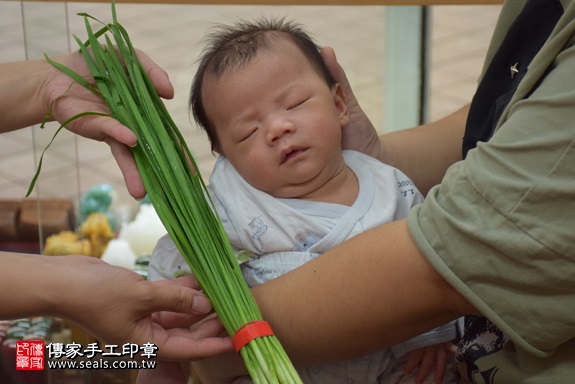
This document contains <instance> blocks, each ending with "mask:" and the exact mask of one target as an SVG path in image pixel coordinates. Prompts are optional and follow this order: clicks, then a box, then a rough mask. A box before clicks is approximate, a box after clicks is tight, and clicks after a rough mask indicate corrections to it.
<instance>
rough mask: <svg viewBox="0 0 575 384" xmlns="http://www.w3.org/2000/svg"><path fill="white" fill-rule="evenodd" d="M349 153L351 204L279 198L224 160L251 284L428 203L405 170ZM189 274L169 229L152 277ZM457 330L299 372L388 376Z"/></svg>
mask: <svg viewBox="0 0 575 384" xmlns="http://www.w3.org/2000/svg"><path fill="white" fill-rule="evenodd" d="M344 159H345V162H346V164H347V166H348V167H349V168H350V169H351V170H352V171H353V173H354V174H355V176H356V177H357V180H358V183H359V194H358V197H357V199H356V201H355V202H354V203H353V205H352V206H350V207H349V206H345V205H339V204H332V203H324V202H316V201H309V200H301V199H285V198H276V197H273V196H271V195H269V194H267V193H265V192H262V191H260V190H258V189H256V188H254V187H252V186H251V185H250V184H248V183H247V182H246V181H245V180H244V179H243V178H242V177H241V176H240V175H239V174H238V172H237V171H236V170H235V168H234V167H233V166H232V165H231V163H230V162H229V161H228V160H227V159H225V158H224V157H220V158H219V159H218V160H217V162H216V165H215V166H214V171H213V173H212V176H211V178H210V183H209V192H210V195H211V198H212V200H213V202H214V205H215V208H216V211H217V213H218V214H219V216H220V218H221V220H222V224H223V226H224V229H225V231H226V233H227V235H228V237H229V239H230V242H231V244H232V246H233V248H234V251H235V252H236V254H238V261H239V262H240V263H241V268H242V271H243V274H244V277H245V278H246V281H247V283H248V285H249V286H250V287H254V286H256V285H259V284H262V283H264V282H266V281H269V280H271V279H274V278H276V277H278V276H281V275H283V274H285V273H287V272H289V271H291V270H293V269H295V268H297V267H299V266H301V265H303V264H305V263H306V262H308V261H310V260H312V259H313V258H315V257H317V256H318V255H320V254H322V253H324V252H326V251H328V250H329V249H331V248H333V247H335V246H337V245H338V244H340V243H342V242H343V241H345V240H347V239H349V238H351V237H353V236H355V235H357V234H359V233H361V232H364V231H366V230H368V229H370V228H373V227H375V226H377V225H380V224H383V223H387V222H391V221H394V220H397V219H400V218H404V217H406V216H407V213H408V211H409V210H410V209H411V208H412V207H413V206H414V205H416V204H419V203H421V202H423V197H422V196H421V194H420V193H419V191H418V190H417V188H416V187H415V186H414V184H413V183H412V181H411V180H410V179H409V178H408V177H407V176H406V175H404V174H403V173H402V172H400V171H399V170H397V169H395V168H393V167H390V166H388V165H386V164H383V163H381V162H380V161H378V160H376V159H373V158H371V157H369V156H366V155H364V154H361V153H359V152H355V151H344ZM382 246H385V245H384V244H382ZM349 257H353V255H350V256H349ZM185 273H189V267H188V265H187V263H186V262H185V260H184V259H183V258H182V256H181V255H180V253H179V251H178V249H177V248H176V246H175V244H174V243H173V242H172V240H171V239H170V238H169V236H164V237H163V238H162V239H160V241H159V242H158V244H157V245H156V248H155V249H154V252H153V253H152V260H151V263H150V266H149V271H148V278H149V279H150V280H161V279H173V278H175V277H177V276H179V275H181V274H185ZM342 284H345V282H342ZM397 289H401V287H397ZM374 305H377V303H374ZM390 310H393V309H392V308H390ZM456 335H457V333H456V328H455V322H451V323H448V324H445V325H443V326H441V327H438V328H436V329H434V330H432V331H430V332H427V333H424V334H422V335H420V336H417V337H415V338H413V339H411V340H408V341H406V342H404V343H401V344H399V345H396V346H394V347H392V348H390V349H386V350H381V351H378V352H376V353H373V354H371V355H369V356H364V357H362V358H358V359H355V360H350V361H345V362H342V363H338V364H326V365H321V366H318V367H314V368H308V369H303V370H300V374H301V376H302V379H303V380H304V382H305V383H340V382H341V383H346V384H347V383H352V382H353V383H383V382H385V383H388V382H389V381H385V380H386V375H388V376H389V374H390V373H391V372H397V371H398V366H397V365H396V364H394V363H395V362H398V361H402V360H404V357H405V355H406V354H407V352H409V351H411V350H414V349H417V348H421V347H424V346H429V345H434V344H439V343H443V342H448V341H451V340H454V339H455V338H456ZM401 380H404V381H397V382H401V383H408V382H410V381H409V380H407V381H405V380H406V378H405V377H402V378H401ZM242 382H243V381H242ZM238 383H239V381H238Z"/></svg>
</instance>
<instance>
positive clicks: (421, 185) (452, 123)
mask: <svg viewBox="0 0 575 384" xmlns="http://www.w3.org/2000/svg"><path fill="white" fill-rule="evenodd" d="M468 112H469V105H466V106H465V107H463V108H461V109H459V110H458V111H456V112H455V113H453V114H451V115H449V116H447V117H445V118H443V119H441V120H438V121H435V122H433V123H430V124H426V125H422V126H419V127H416V128H411V129H406V130H402V131H397V132H392V133H388V134H384V135H382V136H380V141H381V145H382V151H381V155H382V156H381V157H383V158H382V159H381V160H382V161H383V162H385V163H387V164H389V165H391V166H394V167H396V168H398V169H400V170H401V171H402V172H404V173H405V174H406V175H407V176H409V177H410V178H411V179H412V180H413V182H414V183H415V185H416V186H417V187H418V189H419V190H420V191H421V193H423V194H424V195H426V194H427V192H428V191H429V189H430V188H431V187H433V186H434V185H437V184H439V183H440V182H441V179H442V178H443V175H445V171H446V170H447V168H449V166H451V165H452V164H454V163H455V162H457V161H459V160H461V144H462V139H463V134H464V132H465V122H466V120H467V113H468Z"/></svg>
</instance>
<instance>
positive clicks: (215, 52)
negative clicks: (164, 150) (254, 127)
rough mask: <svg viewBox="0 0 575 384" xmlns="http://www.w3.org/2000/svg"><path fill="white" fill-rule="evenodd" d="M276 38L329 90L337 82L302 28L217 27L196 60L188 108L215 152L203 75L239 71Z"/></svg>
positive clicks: (276, 24)
mask: <svg viewBox="0 0 575 384" xmlns="http://www.w3.org/2000/svg"><path fill="white" fill-rule="evenodd" d="M278 39H288V40H289V41H291V42H292V43H294V44H295V45H296V46H297V48H298V49H299V50H300V52H301V53H303V54H304V55H305V57H306V59H307V60H308V61H309V63H310V64H311V65H312V67H313V68H314V69H315V70H316V71H317V74H318V75H319V76H320V77H321V78H322V79H323V80H325V83H326V84H327V86H328V87H330V88H332V87H333V86H335V84H336V82H335V80H334V78H333V76H332V75H331V73H330V72H329V70H328V69H327V67H326V65H325V63H324V61H323V59H322V57H321V55H320V53H319V52H320V48H319V46H318V45H317V44H316V43H315V42H314V41H313V39H312V38H311V37H310V36H309V34H308V33H307V32H306V31H305V30H304V28H303V27H302V26H301V25H299V24H297V23H294V22H291V21H286V19H285V18H277V19H276V18H274V19H266V18H261V19H259V20H257V21H253V22H248V21H239V22H237V23H236V24H233V25H223V24H222V25H218V26H216V28H214V30H213V31H212V33H210V34H208V35H207V37H206V46H205V48H204V50H203V52H202V54H201V56H200V58H199V60H198V63H199V64H198V70H197V72H196V75H195V77H194V81H193V83H192V88H191V90H190V100H189V101H190V107H191V109H192V112H193V115H194V119H195V120H196V122H197V123H198V125H199V126H200V127H202V128H203V129H204V130H205V131H206V134H207V135H208V138H209V140H210V143H211V146H212V149H214V150H217V148H218V147H219V146H218V137H217V134H216V132H215V129H214V127H213V124H212V123H211V122H210V119H209V117H208V116H207V114H206V110H205V106H204V101H203V100H202V89H203V84H204V80H205V77H206V76H210V77H213V78H215V79H218V78H220V77H221V76H222V75H223V74H224V73H225V72H226V71H233V70H235V69H238V68H241V67H242V66H244V65H246V64H248V63H249V62H250V61H251V60H253V59H254V58H255V57H256V56H257V55H258V54H259V53H261V52H262V51H264V50H268V51H272V52H273V49H275V46H274V43H276V42H277V41H278Z"/></svg>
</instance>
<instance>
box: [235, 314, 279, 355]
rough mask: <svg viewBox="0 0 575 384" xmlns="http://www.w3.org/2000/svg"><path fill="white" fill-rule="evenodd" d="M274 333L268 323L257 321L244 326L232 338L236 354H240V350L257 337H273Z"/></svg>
mask: <svg viewBox="0 0 575 384" xmlns="http://www.w3.org/2000/svg"><path fill="white" fill-rule="evenodd" d="M273 335H274V331H272V327H270V325H269V323H268V322H267V321H263V320H255V321H250V322H247V323H245V324H244V325H242V326H241V327H240V328H239V329H238V330H237V331H236V334H235V335H234V337H232V343H233V344H234V348H235V349H236V352H238V353H239V352H240V349H242V348H243V347H245V346H246V344H247V343H249V342H250V341H252V340H253V339H255V338H256V337H264V336H273Z"/></svg>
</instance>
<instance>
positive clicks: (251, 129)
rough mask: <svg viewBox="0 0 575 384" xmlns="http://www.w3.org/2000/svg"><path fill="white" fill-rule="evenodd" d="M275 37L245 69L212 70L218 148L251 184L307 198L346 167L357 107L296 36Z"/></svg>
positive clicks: (207, 91) (210, 101) (206, 89)
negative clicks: (348, 129) (346, 130)
mask: <svg viewBox="0 0 575 384" xmlns="http://www.w3.org/2000/svg"><path fill="white" fill-rule="evenodd" d="M273 44H274V45H273V47H271V48H269V49H267V48H266V49H263V50H262V51H261V52H260V53H258V55H257V56H256V57H255V58H253V59H252V60H251V61H250V62H249V63H247V64H245V65H243V66H242V67H241V68H239V69H231V70H228V71H227V72H226V73H224V75H223V76H221V77H220V78H218V79H214V78H210V77H209V76H207V77H206V78H205V79H204V84H203V88H202V99H203V102H204V106H205V110H206V113H207V116H208V118H209V120H210V122H211V124H212V125H213V127H214V129H215V131H216V134H217V137H218V141H219V147H218V148H216V150H217V151H218V152H220V153H221V154H222V155H224V156H225V157H226V158H228V160H229V161H230V162H231V163H232V164H233V165H234V167H235V168H236V169H237V170H238V172H239V173H240V174H241V175H242V176H243V177H244V178H245V179H246V180H247V181H248V182H249V183H250V184H252V185H253V186H254V187H256V188H258V189H260V190H262V191H264V192H267V193H269V194H271V195H273V196H276V197H300V198H305V197H306V195H309V194H312V193H313V192H314V191H315V190H316V189H317V188H319V187H321V186H322V185H324V184H325V183H326V182H327V181H329V180H330V179H331V178H332V177H333V176H334V175H335V174H337V173H338V172H339V171H340V170H341V169H342V167H343V166H344V161H343V155H342V152H341V129H342V127H344V126H345V125H347V124H348V122H349V114H348V110H347V106H346V103H345V98H344V95H343V91H342V89H341V87H340V86H339V85H337V86H336V87H334V89H330V88H329V87H328V85H327V84H326V82H325V81H324V80H323V79H322V78H321V77H320V76H319V74H318V73H317V71H316V70H315V69H314V68H313V67H312V65H311V63H310V62H309V60H308V59H307V58H306V57H305V56H304V54H303V53H302V52H301V51H300V50H299V49H298V48H297V47H296V45H295V44H294V43H292V42H291V41H289V40H287V39H281V40H279V41H277V42H274V43H273Z"/></svg>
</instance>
